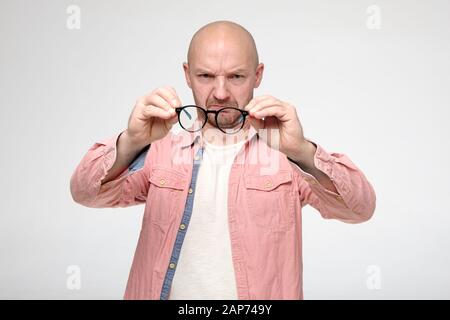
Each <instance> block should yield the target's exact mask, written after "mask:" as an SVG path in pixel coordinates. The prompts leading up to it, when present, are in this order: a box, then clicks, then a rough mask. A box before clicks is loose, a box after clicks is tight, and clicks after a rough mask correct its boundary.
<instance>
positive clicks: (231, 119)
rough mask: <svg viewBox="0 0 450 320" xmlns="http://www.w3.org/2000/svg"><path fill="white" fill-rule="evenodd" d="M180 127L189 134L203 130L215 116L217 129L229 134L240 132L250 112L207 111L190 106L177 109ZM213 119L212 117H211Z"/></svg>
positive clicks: (230, 110)
mask: <svg viewBox="0 0 450 320" xmlns="http://www.w3.org/2000/svg"><path fill="white" fill-rule="evenodd" d="M175 112H176V113H177V115H178V122H179V123H180V126H181V127H182V128H183V129H184V130H186V131H189V132H197V131H199V130H201V129H202V128H203V127H204V126H205V124H206V122H207V121H208V119H209V115H213V116H214V120H215V123H216V126H217V128H218V129H219V130H220V131H222V132H224V133H227V134H233V133H236V132H238V131H239V130H241V129H242V128H243V127H244V122H245V118H246V117H247V116H248V112H247V111H245V110H241V109H237V108H232V107H225V108H222V109H219V110H205V109H203V108H201V107H197V106H194V105H188V106H184V107H178V108H175ZM211 118H212V117H211Z"/></svg>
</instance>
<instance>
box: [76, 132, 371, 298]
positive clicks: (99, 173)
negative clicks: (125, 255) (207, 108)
mask: <svg viewBox="0 0 450 320" xmlns="http://www.w3.org/2000/svg"><path fill="white" fill-rule="evenodd" d="M118 137H119V134H117V135H115V136H114V137H112V138H110V139H108V140H105V141H102V142H98V143H95V144H94V145H93V146H92V147H91V148H90V149H89V150H88V152H87V153H86V155H85V156H84V157H83V159H82V160H81V162H80V164H79V165H78V166H77V168H76V170H75V172H74V173H73V175H72V178H71V181H70V187H71V192H72V196H73V199H74V200H75V201H76V202H77V203H80V204H82V205H84V206H88V207H93V208H103V207H126V206H132V205H137V204H143V203H145V211H144V216H143V221H142V229H141V234H140V237H139V241H138V244H137V248H136V252H135V256H134V260H133V264H132V267H131V271H130V275H129V278H128V283H127V288H126V292H125V295H124V298H125V299H165V298H167V294H168V292H169V291H170V283H171V282H170V278H171V276H172V277H173V273H174V272H175V271H176V260H174V259H176V256H177V251H179V250H180V248H181V245H182V239H183V237H182V236H183V232H186V231H187V229H188V223H186V222H187V221H188V220H186V218H189V212H187V211H189V205H190V204H192V199H191V198H190V197H191V196H193V194H195V190H192V188H191V187H192V186H195V179H193V178H194V177H193V171H195V170H193V169H195V162H196V161H195V160H196V159H194V158H195V157H196V155H198V154H199V152H198V151H199V149H200V148H201V145H202V143H201V137H200V136H194V135H193V134H189V133H187V132H183V133H180V134H178V135H174V134H172V133H169V134H168V135H167V136H166V137H165V138H163V139H161V140H158V141H156V142H154V143H152V145H151V146H150V149H149V151H148V153H147V155H146V156H145V162H144V164H143V166H142V168H140V169H138V170H131V169H128V170H125V171H124V172H123V173H122V174H121V175H120V176H119V177H117V178H116V179H115V180H113V181H110V182H108V183H106V184H104V185H101V180H102V179H103V178H104V177H105V176H106V174H107V172H108V170H109V169H110V168H111V167H112V165H113V164H114V161H115V157H116V142H117V139H118ZM314 163H315V166H316V167H317V168H318V169H319V170H321V171H322V172H324V173H325V174H327V175H328V176H329V177H330V179H331V180H332V181H333V183H334V184H335V187H336V189H337V190H338V191H339V194H336V193H334V192H332V191H329V190H327V189H325V188H324V187H323V186H322V185H321V184H320V183H319V182H318V181H317V180H316V179H315V178H314V176H312V175H310V174H308V173H306V172H304V171H303V170H301V169H300V168H299V167H298V166H297V165H296V164H294V163H293V162H291V161H290V160H289V159H287V157H286V156H285V155H284V154H283V153H281V152H278V151H276V150H274V149H272V148H270V147H268V146H267V144H266V143H265V142H264V141H262V139H258V135H256V134H255V132H254V130H252V131H251V134H250V139H249V141H247V142H246V143H245V144H244V146H243V147H242V149H241V150H240V152H239V154H238V155H237V156H236V158H235V161H234V163H233V165H232V167H231V171H230V177H229V181H228V224H229V230H230V240H231V251H232V260H233V266H234V271H235V277H236V279H235V280H236V289H237V294H238V299H303V290H302V216H301V213H302V208H303V207H304V206H305V205H311V206H313V207H314V208H316V209H317V210H318V211H319V212H320V214H321V215H322V217H323V218H326V219H338V220H341V221H343V222H346V223H360V222H364V221H367V220H368V219H370V218H371V216H372V215H373V213H374V210H375V202H376V198H375V192H374V190H373V188H372V186H371V185H370V183H369V182H368V181H367V179H366V177H365V176H364V174H363V173H362V172H361V171H360V170H359V169H358V168H357V167H356V166H355V165H354V164H353V163H352V162H351V161H350V159H349V158H348V157H347V156H346V155H344V154H340V153H328V152H326V151H325V150H324V149H323V148H322V147H321V146H320V145H317V150H316V153H315V155H314ZM178 253H179V252H178Z"/></svg>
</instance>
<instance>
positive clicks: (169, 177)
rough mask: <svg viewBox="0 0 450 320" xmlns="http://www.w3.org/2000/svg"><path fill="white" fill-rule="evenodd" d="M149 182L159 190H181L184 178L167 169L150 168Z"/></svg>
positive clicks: (183, 185)
mask: <svg viewBox="0 0 450 320" xmlns="http://www.w3.org/2000/svg"><path fill="white" fill-rule="evenodd" d="M149 180H150V182H151V183H153V184H154V185H156V186H158V187H160V188H171V189H178V190H183V189H184V187H185V184H186V177H185V175H183V174H182V173H180V172H178V171H175V170H173V169H169V168H161V167H158V168H152V170H151V174H150V177H149Z"/></svg>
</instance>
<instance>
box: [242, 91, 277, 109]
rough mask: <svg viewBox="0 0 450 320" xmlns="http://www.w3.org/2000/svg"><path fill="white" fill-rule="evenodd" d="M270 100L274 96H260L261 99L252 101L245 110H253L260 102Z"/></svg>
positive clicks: (257, 98)
mask: <svg viewBox="0 0 450 320" xmlns="http://www.w3.org/2000/svg"><path fill="white" fill-rule="evenodd" d="M269 98H272V96H269V95H263V96H259V97H255V98H253V99H252V100H250V102H249V103H248V104H247V105H246V106H245V107H244V110H247V111H249V110H251V109H252V108H253V107H254V106H255V105H257V104H258V103H259V102H261V101H264V100H267V99H269Z"/></svg>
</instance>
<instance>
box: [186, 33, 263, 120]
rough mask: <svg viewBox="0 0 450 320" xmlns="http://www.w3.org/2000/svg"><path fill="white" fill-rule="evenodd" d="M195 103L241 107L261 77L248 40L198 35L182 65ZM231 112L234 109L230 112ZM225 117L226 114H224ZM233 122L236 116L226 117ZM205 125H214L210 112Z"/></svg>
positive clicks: (247, 100) (261, 70)
mask: <svg viewBox="0 0 450 320" xmlns="http://www.w3.org/2000/svg"><path fill="white" fill-rule="evenodd" d="M183 67H184V71H185V76H186V81H187V83H188V85H189V87H190V88H191V89H192V92H193V95H194V100H195V103H196V105H198V106H201V107H203V108H205V109H208V110H219V109H222V108H224V107H234V108H238V109H244V107H245V106H246V105H247V103H248V102H249V101H250V100H251V99H252V98H253V90H254V89H255V88H257V87H258V86H259V84H260V82H261V79H262V73H263V69H264V66H263V65H262V64H259V65H258V66H256V59H255V57H254V55H252V51H251V47H250V46H249V45H248V44H245V43H244V44H242V45H240V44H239V40H238V39H232V38H231V39H228V40H225V39H211V40H209V41H208V40H207V39H200V40H198V43H196V46H195V49H194V50H193V52H192V55H191V57H190V61H189V64H187V63H185V64H184V65H183ZM231 114H234V113H231ZM225 118H226V117H225ZM228 120H229V123H230V124H232V123H233V121H235V120H236V119H231V117H230V118H229V119H228ZM207 125H210V126H211V125H212V126H215V122H214V118H213V116H212V115H210V116H209V118H208V122H207Z"/></svg>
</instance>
